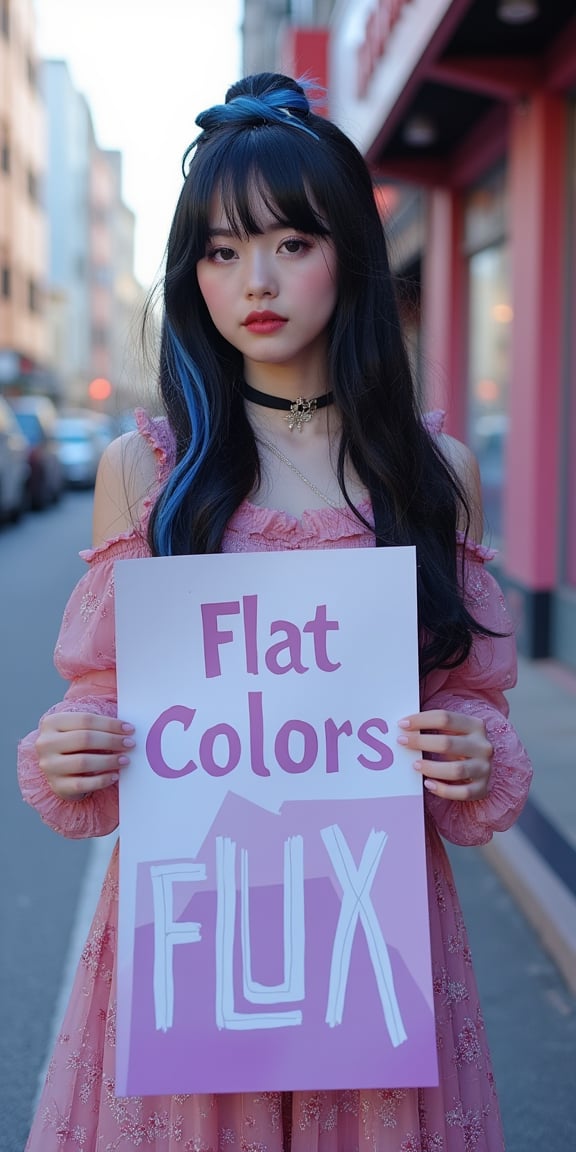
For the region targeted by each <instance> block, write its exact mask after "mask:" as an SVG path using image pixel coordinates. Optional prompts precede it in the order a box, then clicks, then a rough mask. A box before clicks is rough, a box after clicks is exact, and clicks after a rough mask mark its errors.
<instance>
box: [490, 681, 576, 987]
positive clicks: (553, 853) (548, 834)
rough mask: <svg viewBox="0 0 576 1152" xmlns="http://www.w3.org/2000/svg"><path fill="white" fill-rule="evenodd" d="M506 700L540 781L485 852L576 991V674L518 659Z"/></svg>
mask: <svg viewBox="0 0 576 1152" xmlns="http://www.w3.org/2000/svg"><path fill="white" fill-rule="evenodd" d="M508 699H509V702H510V718H511V720H512V722H513V723H514V725H515V726H516V728H517V730H518V732H519V734H520V737H521V739H522V741H523V743H524V744H525V746H526V748H527V750H528V754H529V755H530V757H531V759H532V762H533V764H534V782H533V784H532V788H531V791H530V797H529V800H528V803H527V805H526V808H525V809H524V812H523V813H522V816H521V817H520V820H519V821H518V822H517V824H516V825H515V826H514V827H513V828H511V829H510V830H509V831H508V832H499V833H496V834H495V835H494V838H493V840H492V841H491V843H490V844H488V845H486V847H485V848H483V849H482V852H483V853H484V854H485V856H486V857H487V859H488V860H489V862H490V864H491V865H492V867H493V868H494V869H495V871H496V872H498V874H499V876H500V877H501V878H502V880H503V881H504V882H505V884H506V886H507V887H508V888H509V889H510V891H511V893H512V895H513V896H514V898H515V900H516V901H517V903H518V904H519V906H520V907H521V908H522V911H523V912H524V914H525V916H526V917H527V919H528V920H529V921H530V923H531V924H532V925H533V927H534V928H535V930H536V931H537V933H538V935H539V936H540V937H541V939H542V941H543V944H544V946H545V948H546V949H547V950H548V952H549V953H550V954H551V956H552V958H553V959H554V960H555V962H556V964H557V965H558V967H559V969H560V971H561V972H562V974H563V976H564V979H565V980H566V981H567V983H568V985H569V987H570V988H571V989H572V990H573V992H575V993H576V674H575V673H571V672H569V671H567V670H566V669H565V668H563V667H562V666H561V665H559V664H556V663H554V661H552V660H540V661H526V660H520V661H519V669H518V685H517V687H516V688H514V689H513V690H512V691H511V692H510V693H508Z"/></svg>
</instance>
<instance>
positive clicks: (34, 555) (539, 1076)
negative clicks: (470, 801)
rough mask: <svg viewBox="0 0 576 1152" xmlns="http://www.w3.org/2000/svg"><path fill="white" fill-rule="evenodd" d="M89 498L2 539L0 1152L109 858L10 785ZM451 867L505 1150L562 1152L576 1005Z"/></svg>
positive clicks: (469, 853) (32, 1086)
mask: <svg viewBox="0 0 576 1152" xmlns="http://www.w3.org/2000/svg"><path fill="white" fill-rule="evenodd" d="M91 502H92V496H91V493H80V492H79V493H70V494H66V495H65V496H64V497H63V499H62V501H61V503H60V504H59V505H58V507H56V508H51V509H49V510H48V511H45V512H43V513H40V514H36V515H28V516H26V517H25V518H24V519H23V521H22V522H21V524H20V525H18V526H17V527H6V528H2V529H1V530H0V592H1V594H2V611H1V617H0V640H1V645H2V653H3V676H2V683H3V693H2V724H1V726H0V749H1V753H2V773H1V775H0V803H1V811H2V814H3V828H2V838H1V844H2V848H1V852H2V855H1V868H2V877H3V883H2V885H1V888H0V908H1V926H0V936H1V941H2V944H1V988H2V991H1V996H2V1001H1V1020H2V1028H1V1029H0V1083H1V1085H2V1089H1V1103H0V1152H23V1149H24V1145H25V1141H26V1135H27V1130H28V1125H29V1122H30V1116H31V1111H32V1109H33V1105H34V1101H35V1098H36V1095H37V1092H38V1085H39V1077H40V1075H41V1071H42V1069H43V1068H44V1067H45V1064H46V1060H47V1057H48V1052H49V1048H50V1046H51V1043H52V1038H53V1036H54V1030H55V1028H56V1027H57V1023H58V1017H59V1014H60V1012H61V1010H62V1005H63V997H64V998H65V996H66V992H67V988H68V985H69V978H70V973H71V971H73V967H74V964H75V961H76V959H77V955H78V950H79V948H81V945H82V940H83V935H84V932H85V930H86V929H87V926H88V924H89V921H90V915H91V911H92V910H93V907H94V903H95V900H96V896H97V880H98V878H99V876H100V875H101V873H102V869H103V867H104V866H105V861H106V857H107V856H108V855H109V852H110V849H111V844H110V838H109V839H108V841H107V842H106V843H104V844H101V843H91V842H83V841H79V842H77V841H71V840H65V839H63V838H60V837H58V836H57V835H55V834H54V833H53V832H51V831H50V830H49V829H47V828H46V827H45V826H44V825H43V824H42V823H41V821H40V819H39V817H38V816H37V814H36V813H34V812H33V811H32V810H31V809H29V808H28V807H27V806H25V805H24V804H23V803H22V801H21V798H20V794H19V791H18V787H17V782H16V763H15V762H16V744H17V741H18V739H19V737H21V736H23V735H24V734H25V733H26V732H28V731H29V730H30V729H31V728H33V727H35V724H36V721H37V719H38V717H39V716H40V715H41V713H42V712H43V711H44V710H45V709H46V708H47V707H48V706H49V705H50V704H52V703H54V702H55V701H57V700H58V699H60V698H61V696H62V694H63V691H64V685H63V684H62V682H61V681H60V679H59V677H58V676H57V674H56V672H55V670H54V668H53V665H52V651H53V647H54V643H55V640H56V636H57V632H58V627H59V624H60V619H61V615H62V611H63V608H64V605H65V602H66V600H67V598H68V595H69V593H70V591H71V589H72V587H73V585H74V583H75V582H76V580H77V579H78V577H79V576H80V575H81V574H82V572H83V570H84V565H83V563H82V561H80V560H79V558H78V556H77V553H78V550H79V549H80V548H82V547H86V546H87V545H88V544H89V541H90V517H91ZM451 858H452V861H453V865H454V869H455V874H456V882H457V886H458V888H459V891H460V895H461V899H462V903H463V905H464V914H465V918H466V921H467V924H468V929H469V934H470V938H471V945H472V952H473V956H474V958H475V967H476V973H477V977H478V982H479V985H480V994H481V1001H482V1004H483V1008H484V1015H485V1020H486V1027H487V1031H488V1036H489V1038H490V1042H491V1047H492V1052H493V1058H494V1064H495V1074H496V1081H497V1084H498V1087H499V1092H500V1098H501V1105H502V1111H503V1115H504V1124H505V1129H506V1139H507V1143H506V1147H507V1152H543V1150H545V1152H569V1150H570V1149H573V1148H575V1147H576V1117H575V1113H574V1089H575V1086H576V1085H575V1068H576V1003H575V1000H574V997H573V996H571V994H570V993H569V992H568V990H567V988H566V985H565V984H564V982H563V981H562V979H561V977H560V976H559V974H558V972H557V970H556V968H555V967H554V965H553V964H552V962H551V961H550V959H549V958H548V957H547V955H546V954H545V953H544V952H543V950H542V948H541V947H540V945H539V943H538V941H537V939H536V937H535V935H534V933H533V932H532V930H531V929H530V928H529V927H528V926H527V924H526V922H525V921H524V919H523V917H522V916H521V915H520V913H519V912H518V911H517V909H516V907H515V905H514V903H513V901H512V900H511V898H510V896H509V895H508V893H507V891H506V890H505V889H504V888H503V887H502V885H501V883H500V881H499V880H498V878H497V877H496V875H495V874H494V873H493V872H492V871H491V869H490V868H489V866H488V864H487V863H486V861H485V859H484V858H483V857H482V856H481V855H480V853H478V852H477V851H475V850H472V849H453V850H452V849H451ZM466 1147H467V1150H468V1145H467V1146H466ZM473 1150H474V1145H473V1144H470V1146H469V1152H473ZM86 1152H92V1150H91V1149H86Z"/></svg>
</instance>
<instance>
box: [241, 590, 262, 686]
mask: <svg viewBox="0 0 576 1152" xmlns="http://www.w3.org/2000/svg"><path fill="white" fill-rule="evenodd" d="M242 608H243V610H244V643H245V645H246V671H247V672H249V673H251V674H252V675H253V676H257V675H258V597H257V596H243V597H242Z"/></svg>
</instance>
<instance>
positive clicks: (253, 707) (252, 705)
mask: <svg viewBox="0 0 576 1152" xmlns="http://www.w3.org/2000/svg"><path fill="white" fill-rule="evenodd" d="M248 718H249V723H250V767H251V768H252V771H253V772H254V775H255V776H269V775H270V770H269V769H268V768H267V767H266V764H265V763H264V715H263V712H262V693H261V692H249V693H248Z"/></svg>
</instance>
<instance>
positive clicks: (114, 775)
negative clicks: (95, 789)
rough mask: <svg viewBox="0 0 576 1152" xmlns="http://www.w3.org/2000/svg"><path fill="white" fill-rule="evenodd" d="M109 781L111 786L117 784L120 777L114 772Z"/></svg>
mask: <svg viewBox="0 0 576 1152" xmlns="http://www.w3.org/2000/svg"><path fill="white" fill-rule="evenodd" d="M109 779H110V783H111V784H117V783H118V781H119V779H120V777H119V775H118V773H117V772H113V773H112V775H111V776H110V778H109Z"/></svg>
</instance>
